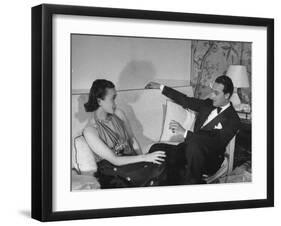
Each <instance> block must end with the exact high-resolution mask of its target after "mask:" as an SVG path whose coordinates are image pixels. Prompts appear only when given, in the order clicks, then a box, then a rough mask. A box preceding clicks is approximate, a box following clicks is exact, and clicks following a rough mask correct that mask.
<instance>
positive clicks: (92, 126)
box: [83, 119, 98, 136]
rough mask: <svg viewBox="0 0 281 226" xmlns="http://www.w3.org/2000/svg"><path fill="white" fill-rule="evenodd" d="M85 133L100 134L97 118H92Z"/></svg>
mask: <svg viewBox="0 0 281 226" xmlns="http://www.w3.org/2000/svg"><path fill="white" fill-rule="evenodd" d="M83 134H84V135H85V134H86V135H87V134H91V135H97V136H98V130H97V124H96V122H95V120H94V119H93V120H91V121H89V122H88V123H87V125H86V126H85V127H84V129H83Z"/></svg>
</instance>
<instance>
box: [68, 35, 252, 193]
mask: <svg viewBox="0 0 281 226" xmlns="http://www.w3.org/2000/svg"><path fill="white" fill-rule="evenodd" d="M251 81H252V43H251V42H242V41H239V40H237V41H227V40H195V39H171V38H155V37H130V36H109V35H108V36H106V35H95V34H71V126H72V127H71V129H72V131H71V138H72V148H71V151H72V154H71V175H72V180H71V190H72V191H81V190H96V189H113V188H127V189H129V188H132V187H151V186H153V187H154V186H181V185H202V186H205V185H207V184H225V183H251V181H252V167H251V165H252V158H251V156H252V155H251V153H252V148H251V139H252V137H251V129H252V126H251V106H252V99H251V94H252V89H251Z"/></svg>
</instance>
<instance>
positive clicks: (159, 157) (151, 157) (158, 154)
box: [144, 151, 166, 165]
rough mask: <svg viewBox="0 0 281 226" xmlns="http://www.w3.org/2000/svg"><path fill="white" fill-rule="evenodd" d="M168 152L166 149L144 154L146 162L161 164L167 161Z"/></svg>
mask: <svg viewBox="0 0 281 226" xmlns="http://www.w3.org/2000/svg"><path fill="white" fill-rule="evenodd" d="M165 157H166V154H165V152H164V151H155V152H152V153H148V154H145V155H144V159H145V160H144V161H145V162H152V163H155V164H158V165H160V164H161V163H162V162H164V161H165Z"/></svg>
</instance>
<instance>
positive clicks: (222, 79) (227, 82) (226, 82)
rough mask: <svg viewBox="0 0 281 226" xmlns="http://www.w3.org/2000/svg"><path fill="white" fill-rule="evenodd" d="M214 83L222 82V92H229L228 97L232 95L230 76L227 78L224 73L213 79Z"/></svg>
mask: <svg viewBox="0 0 281 226" xmlns="http://www.w3.org/2000/svg"><path fill="white" fill-rule="evenodd" d="M215 82H216V83H219V84H222V85H223V87H224V88H223V92H224V94H227V93H229V98H230V97H231V96H232V93H233V83H232V80H231V78H229V77H228V76H226V75H221V76H219V77H217V78H216V80H215Z"/></svg>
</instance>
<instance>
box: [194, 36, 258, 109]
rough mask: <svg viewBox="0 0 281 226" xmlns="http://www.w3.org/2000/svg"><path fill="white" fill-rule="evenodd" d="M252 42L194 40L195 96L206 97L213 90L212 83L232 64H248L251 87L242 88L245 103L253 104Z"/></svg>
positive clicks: (241, 96) (242, 97) (241, 94)
mask: <svg viewBox="0 0 281 226" xmlns="http://www.w3.org/2000/svg"><path fill="white" fill-rule="evenodd" d="M251 47H252V45H251V43H245V42H226V41H204V40H193V41H192V47H191V48H192V65H191V84H192V86H193V87H194V89H195V91H194V92H195V96H196V97H199V98H205V97H206V96H207V95H208V94H209V93H210V91H211V89H210V84H211V83H212V82H214V81H215V79H216V78H217V77H218V76H220V75H222V74H225V72H226V71H227V68H228V66H229V65H231V64H242V65H246V67H247V72H248V76H249V81H250V87H249V88H247V89H240V90H239V96H240V98H241V101H242V102H243V103H249V104H251V77H252V76H251V60H252V59H251Z"/></svg>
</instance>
